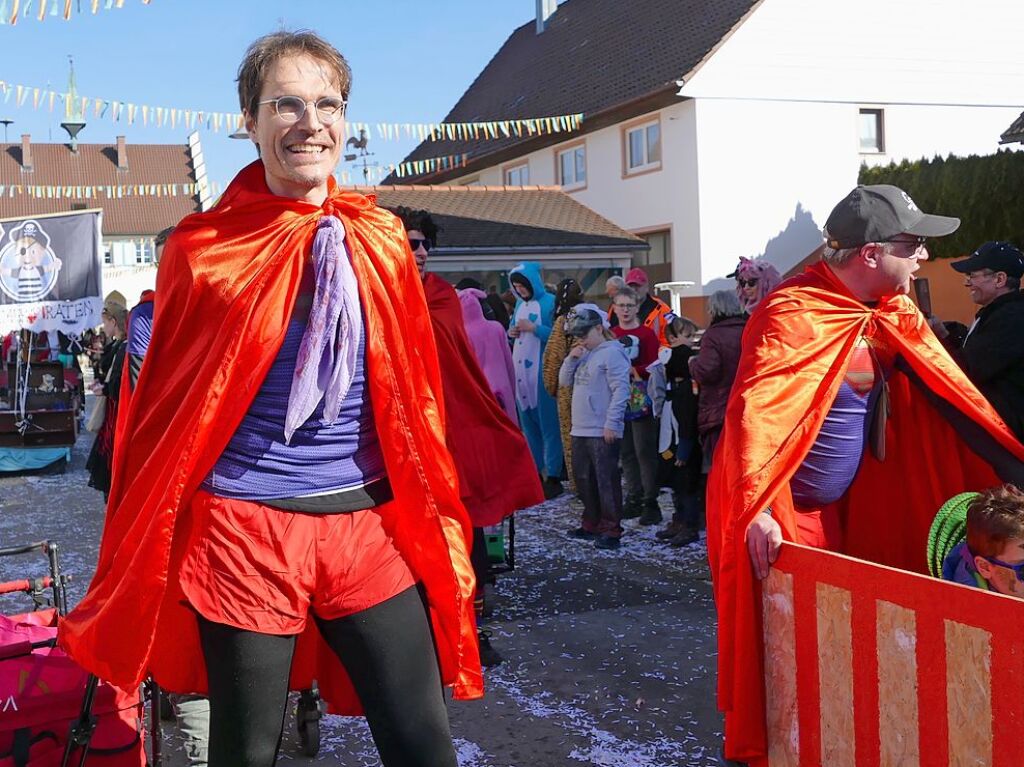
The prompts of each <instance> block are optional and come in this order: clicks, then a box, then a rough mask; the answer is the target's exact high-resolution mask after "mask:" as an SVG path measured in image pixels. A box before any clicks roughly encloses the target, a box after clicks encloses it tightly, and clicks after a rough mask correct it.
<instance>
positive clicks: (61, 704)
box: [0, 610, 146, 767]
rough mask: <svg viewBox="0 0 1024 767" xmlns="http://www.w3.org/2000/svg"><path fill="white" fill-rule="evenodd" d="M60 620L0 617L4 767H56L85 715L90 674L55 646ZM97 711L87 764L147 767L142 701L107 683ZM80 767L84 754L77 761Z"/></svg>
mask: <svg viewBox="0 0 1024 767" xmlns="http://www.w3.org/2000/svg"><path fill="white" fill-rule="evenodd" d="M56 637H57V615H56V611H54V610H42V611H39V612H35V613H28V614H27V615H20V616H12V617H6V616H0V767H26V765H28V766H29V767H57V766H58V765H59V764H60V762H61V758H62V757H63V754H64V746H65V743H66V742H67V739H68V731H69V729H70V727H71V723H72V722H73V721H75V720H77V719H78V716H79V714H80V713H81V707H82V697H83V695H84V694H85V687H86V682H87V679H88V674H87V673H86V671H85V670H84V669H82V668H81V667H80V666H78V665H76V664H75V663H74V662H73V661H72V660H71V659H70V658H68V656H67V655H65V654H64V652H63V651H62V650H60V649H59V648H57V647H52V646H47V647H37V648H35V649H33V648H32V644H34V643H39V642H47V641H50V640H55V639H56ZM92 713H93V715H94V716H95V717H96V720H97V726H96V730H95V732H94V733H93V736H92V740H91V741H90V743H89V755H88V759H87V762H86V763H87V764H89V765H95V766H96V767H101V766H102V767H144V765H145V763H146V754H145V750H144V748H143V737H142V735H143V728H142V713H143V712H142V697H141V695H140V693H139V690H137V689H136V690H132V691H131V692H126V691H124V690H121V689H119V688H117V687H114V686H113V685H110V684H106V683H104V682H101V683H100V684H99V686H98V687H97V688H96V697H95V699H94V701H93V706H92ZM71 764H72V765H76V766H77V764H78V754H73V755H72V761H71Z"/></svg>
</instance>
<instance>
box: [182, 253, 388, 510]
mask: <svg viewBox="0 0 1024 767" xmlns="http://www.w3.org/2000/svg"><path fill="white" fill-rule="evenodd" d="M312 300H313V274H312V270H311V269H306V271H305V273H304V274H303V278H302V285H301V287H300V291H299V297H298V299H297V300H296V305H295V310H294V311H293V312H292V317H291V320H290V321H289V323H288V331H287V333H286V334H285V338H284V343H283V344H282V345H281V349H280V351H279V352H278V354H277V358H276V359H275V360H274V364H273V365H272V366H271V368H270V370H269V372H268V373H267V377H266V378H265V379H264V381H263V384H262V385H261V386H260V389H259V391H258V392H257V393H256V398H255V399H254V400H253V402H252V404H251V405H250V406H249V411H248V412H247V413H246V415H245V418H244V419H242V423H241V424H239V426H238V429H237V430H236V431H235V434H234V436H232V438H231V441H230V442H229V443H228V445H227V447H226V448H224V452H223V453H222V454H221V456H220V458H219V459H218V460H217V463H216V464H215V465H214V467H213V470H212V471H211V472H210V474H209V476H207V478H206V480H205V481H204V482H203V485H202V487H203V489H204V490H206V491H207V492H209V493H212V494H214V495H219V496H222V497H225V498H238V499H241V500H247V501H260V500H275V499H284V498H289V499H290V498H300V497H302V496H308V495H320V494H325V493H333V492H338V491H346V490H349V489H352V488H358V487H361V486H364V485H368V484H370V483H374V482H377V481H378V480H381V479H382V478H384V477H385V476H386V471H385V468H384V455H383V453H382V452H381V448H380V442H379V441H378V438H377V429H376V425H375V423H374V420H373V409H372V407H371V403H370V395H369V391H368V390H367V388H366V347H365V338H366V334H365V333H360V336H359V337H360V342H359V348H358V353H357V355H356V366H355V375H354V377H353V380H352V387H351V388H350V389H349V391H348V394H347V395H346V396H345V399H344V400H343V402H342V406H341V411H340V413H339V414H338V419H337V421H335V422H334V423H331V424H325V423H323V422H322V421H323V414H324V403H323V400H321V401H320V402H319V403H318V404H317V406H316V409H315V410H314V411H313V414H312V415H311V416H310V417H309V418H308V419H307V420H306V421H305V423H303V424H302V425H301V426H300V427H299V428H298V429H297V430H296V432H295V434H294V435H293V436H292V439H291V442H290V443H289V444H285V437H284V421H285V413H286V411H287V409H288V395H289V393H290V391H291V386H292V379H293V377H294V375H295V360H296V357H297V355H298V353H299V344H300V342H301V341H302V335H303V333H304V331H305V329H306V322H307V320H308V318H309V311H310V306H311V304H312ZM359 316H360V319H361V320H362V322H363V323H364V327H365V321H366V320H365V317H364V316H363V314H362V312H360V313H359Z"/></svg>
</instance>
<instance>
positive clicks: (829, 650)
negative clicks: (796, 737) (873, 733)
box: [805, 583, 857, 767]
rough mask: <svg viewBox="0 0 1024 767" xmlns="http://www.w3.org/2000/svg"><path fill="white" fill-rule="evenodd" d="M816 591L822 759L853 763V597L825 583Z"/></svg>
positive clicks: (844, 765) (839, 766) (844, 766)
mask: <svg viewBox="0 0 1024 767" xmlns="http://www.w3.org/2000/svg"><path fill="white" fill-rule="evenodd" d="M817 595H818V610H817V612H818V626H817V628H818V689H819V695H820V701H821V703H820V705H821V760H822V761H821V763H822V764H828V765H834V766H835V767H855V765H856V764H857V749H856V737H855V735H854V725H853V626H852V623H851V611H852V598H851V595H850V592H849V591H847V590H846V589H841V588H837V587H835V586H829V585H828V584H826V583H818V584H817ZM805 721H806V719H805Z"/></svg>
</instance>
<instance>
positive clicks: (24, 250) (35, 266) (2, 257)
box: [0, 219, 61, 302]
mask: <svg viewBox="0 0 1024 767" xmlns="http://www.w3.org/2000/svg"><path fill="white" fill-rule="evenodd" d="M60 267H61V260H60V259H59V258H57V255H56V254H55V253H54V252H53V248H51V247H50V235H48V234H47V233H46V232H45V231H44V230H43V227H42V226H41V225H40V224H39V222H38V221H33V220H31V219H30V220H28V221H25V222H23V223H22V224H21V226H17V227H15V228H14V229H12V230H11V232H10V235H9V240H8V241H7V243H6V244H5V245H4V246H3V247H2V248H0V290H2V291H3V292H4V293H5V294H6V295H8V296H10V297H11V298H13V299H14V300H15V301H19V302H23V301H38V300H40V299H42V298H45V297H46V295H47V294H48V293H49V292H50V291H51V290H53V287H54V285H56V284H57V275H58V274H59V273H60Z"/></svg>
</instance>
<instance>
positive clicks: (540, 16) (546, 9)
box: [537, 0, 558, 35]
mask: <svg viewBox="0 0 1024 767" xmlns="http://www.w3.org/2000/svg"><path fill="white" fill-rule="evenodd" d="M557 10H558V0H537V34H538V35H539V34H540V33H541V32H543V31H544V28H545V27H547V25H548V19H550V18H551V17H552V16H553V15H554V14H555V11H557Z"/></svg>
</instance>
